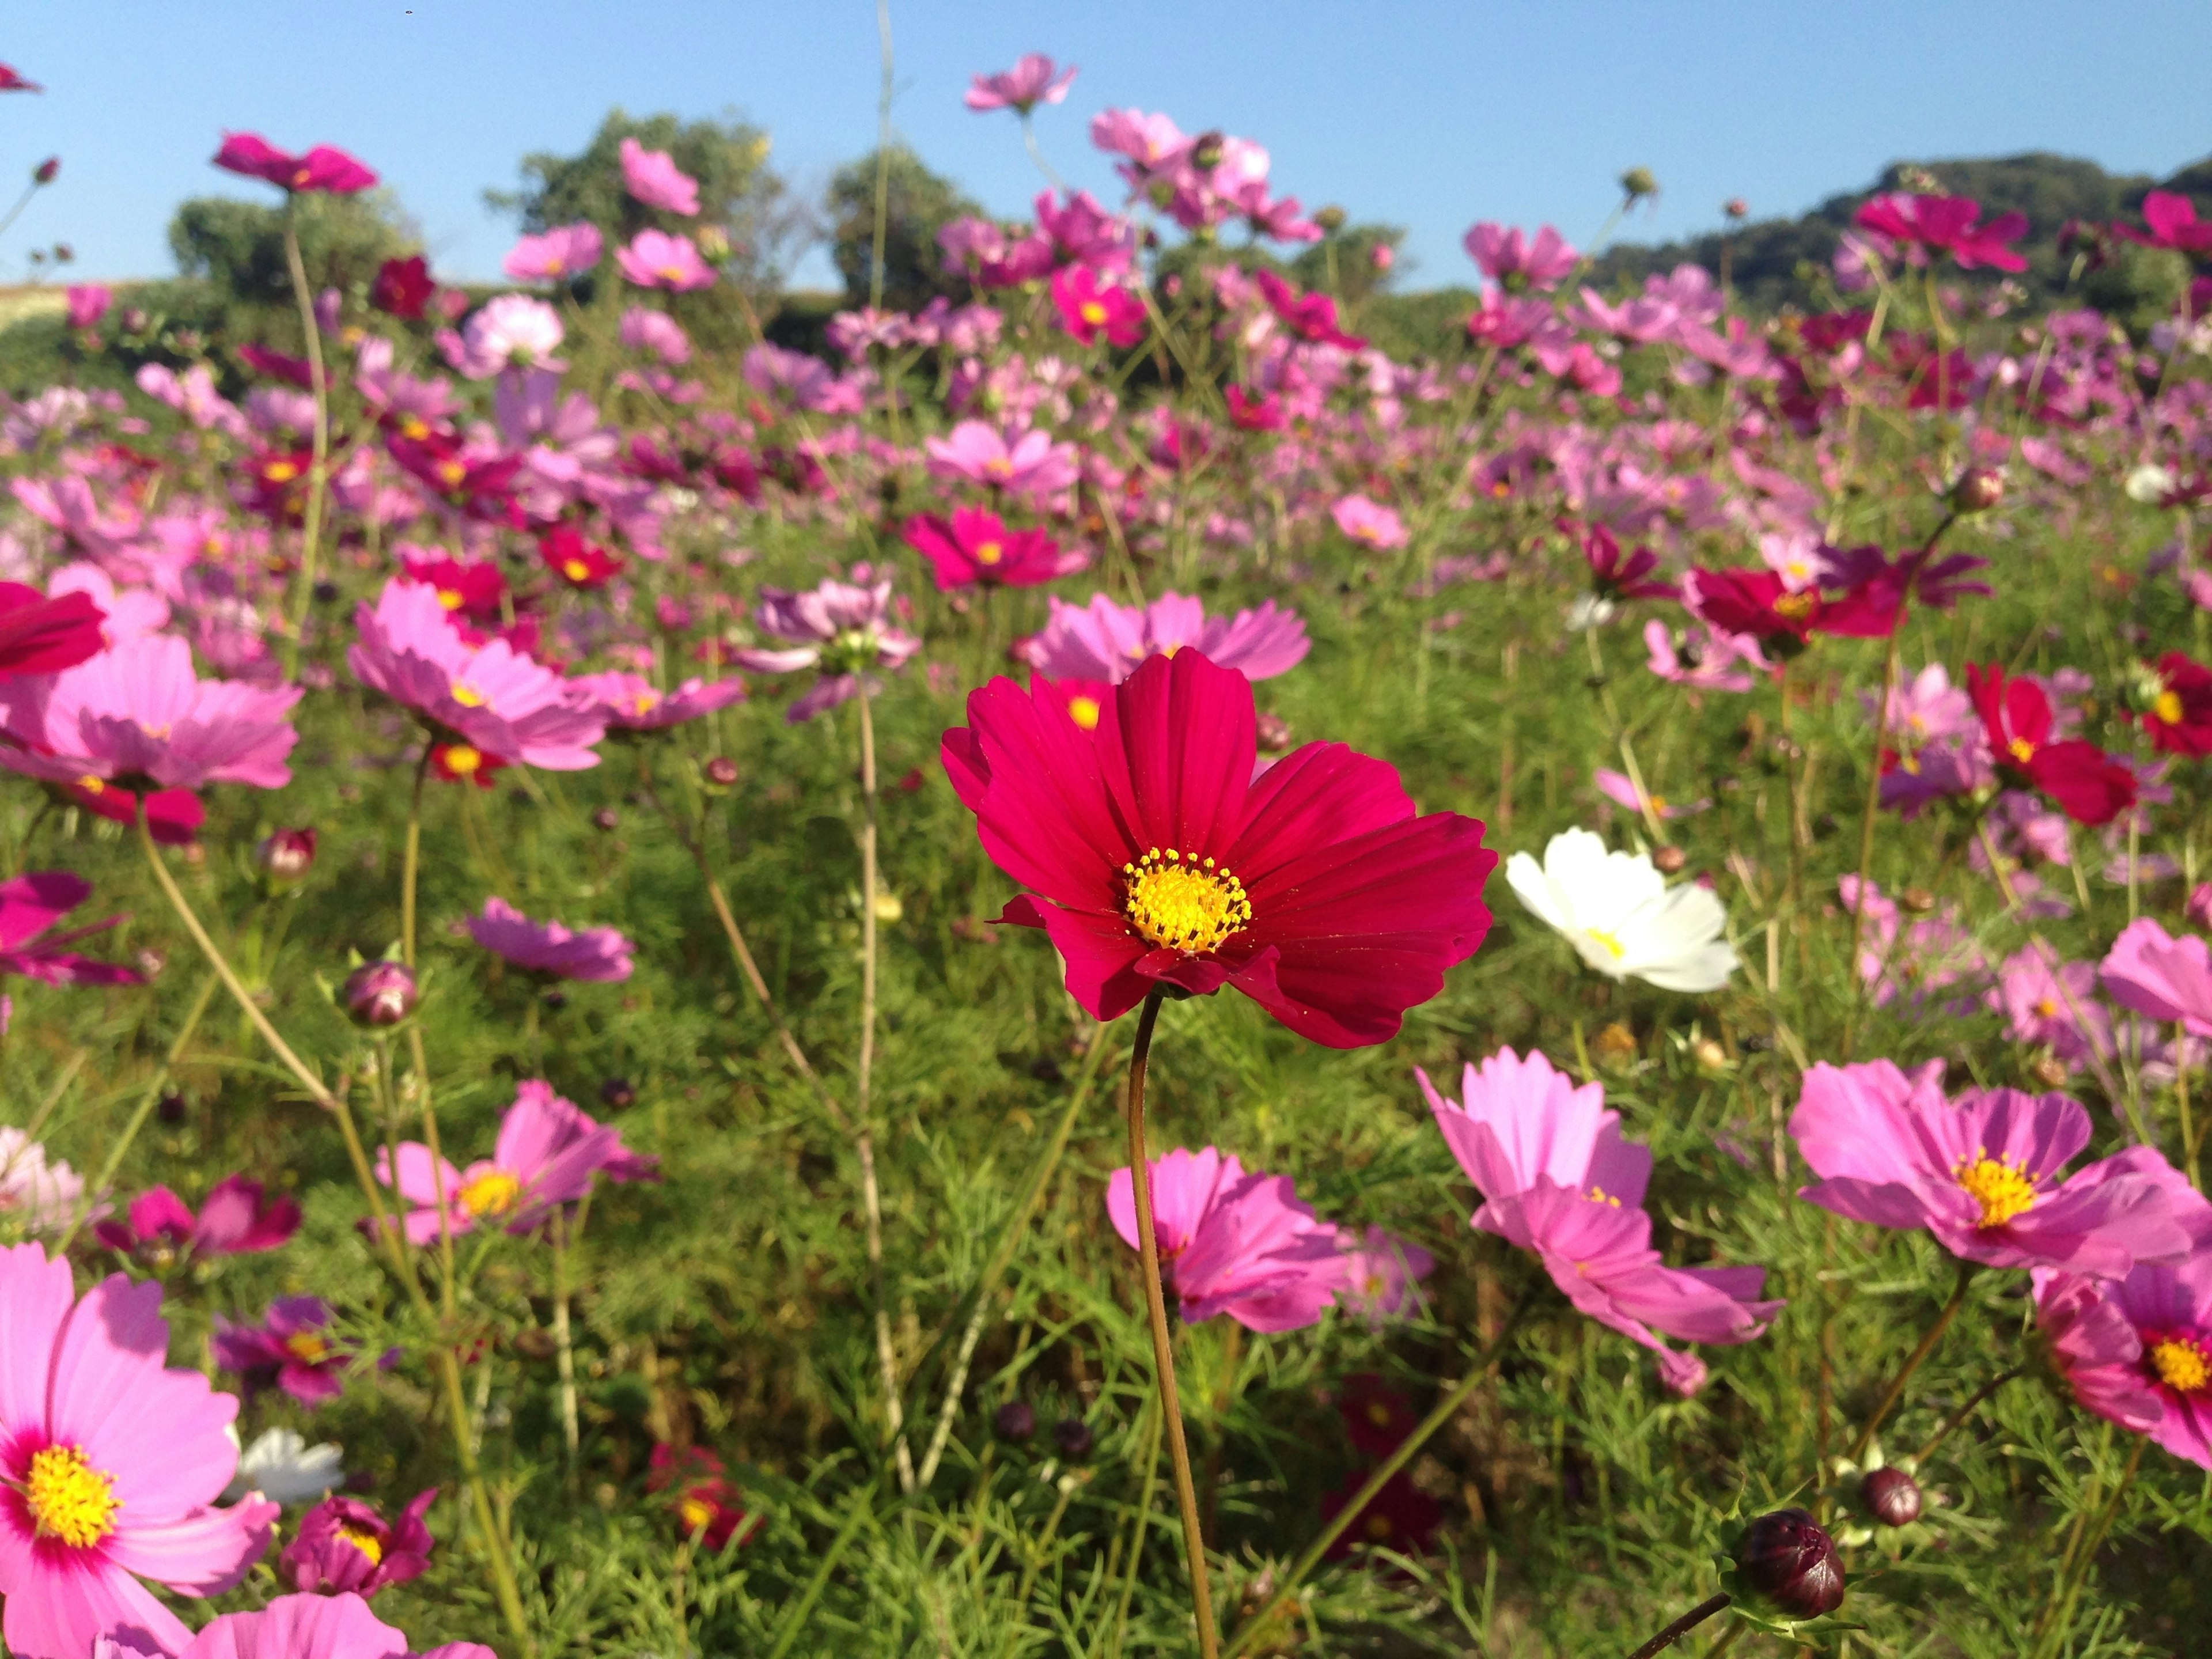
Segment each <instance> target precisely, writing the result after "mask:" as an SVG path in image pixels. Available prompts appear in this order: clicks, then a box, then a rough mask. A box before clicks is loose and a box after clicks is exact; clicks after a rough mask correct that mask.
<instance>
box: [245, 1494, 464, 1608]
mask: <svg viewBox="0 0 2212 1659" xmlns="http://www.w3.org/2000/svg"><path fill="white" fill-rule="evenodd" d="M437 1501H438V1489H437V1488H436V1487H435V1486H431V1487H428V1488H427V1489H426V1490H424V1491H422V1492H417V1493H416V1495H415V1500H414V1502H412V1503H410V1504H408V1506H407V1507H406V1508H405V1509H404V1510H402V1511H401V1512H400V1516H399V1519H398V1520H397V1521H386V1519H385V1518H384V1517H383V1516H381V1515H380V1514H379V1513H378V1512H377V1510H376V1507H375V1505H374V1504H364V1503H362V1501H361V1500H360V1499H359V1498H325V1499H324V1500H323V1501H322V1502H321V1503H319V1504H316V1505H315V1507H314V1508H313V1509H311V1510H308V1511H307V1514H306V1515H304V1516H301V1519H300V1535H299V1536H298V1537H296V1538H295V1539H294V1540H293V1541H291V1542H290V1543H289V1544H288V1545H286V1546H285V1547H284V1550H283V1553H282V1554H281V1555H279V1556H278V1557H277V1558H276V1562H277V1566H278V1568H279V1569H280V1570H281V1571H283V1575H284V1576H285V1577H287V1578H289V1579H290V1580H291V1581H292V1588H293V1589H296V1590H302V1591H306V1592H307V1593H309V1594H315V1593H320V1594H322V1595H340V1594H345V1593H351V1594H353V1595H359V1596H362V1597H364V1598H366V1597H368V1596H372V1595H375V1594H376V1593H377V1591H379V1590H380V1589H384V1588H385V1586H386V1585H387V1584H404V1583H407V1582H408V1581H409V1580H410V1579H414V1578H420V1577H422V1575H423V1574H424V1573H425V1572H427V1571H428V1570H429V1566H430V1552H431V1551H432V1549H434V1548H435V1547H436V1545H437V1540H436V1539H435V1538H433V1537H432V1536H431V1535H430V1528H428V1526H427V1525H425V1524H424V1523H423V1520H422V1516H423V1515H424V1514H425V1513H426V1512H427V1511H428V1509H429V1507H430V1505H431V1504H435V1502H437Z"/></svg>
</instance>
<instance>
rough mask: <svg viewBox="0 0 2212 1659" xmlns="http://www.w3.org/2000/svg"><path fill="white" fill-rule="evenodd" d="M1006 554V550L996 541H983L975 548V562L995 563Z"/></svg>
mask: <svg viewBox="0 0 2212 1659" xmlns="http://www.w3.org/2000/svg"><path fill="white" fill-rule="evenodd" d="M1005 557H1006V549H1005V548H1004V547H1003V546H1001V545H1000V544H998V543H997V542H985V543H984V544H982V545H981V547H979V548H977V549H976V550H975V562H976V563H977V564H996V563H998V562H999V561H1000V560H1001V559H1003V558H1005Z"/></svg>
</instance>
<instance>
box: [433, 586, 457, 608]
mask: <svg viewBox="0 0 2212 1659" xmlns="http://www.w3.org/2000/svg"><path fill="white" fill-rule="evenodd" d="M438 603H439V604H440V605H444V606H445V607H446V609H447V610H448V611H459V609H460V608H461V591H460V589H459V588H458V587H441V588H440V589H439V590H438Z"/></svg>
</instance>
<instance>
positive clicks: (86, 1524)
mask: <svg viewBox="0 0 2212 1659" xmlns="http://www.w3.org/2000/svg"><path fill="white" fill-rule="evenodd" d="M23 1501H24V1503H25V1504H27V1505H28V1506H29V1509H30V1511H31V1524H32V1526H33V1528H34V1529H35V1530H36V1532H37V1534H38V1535H39V1536H40V1537H41V1538H55V1539H58V1540H60V1541H62V1542H63V1543H64V1544H69V1545H71V1546H73V1547H76V1548H77V1549H88V1548H90V1547H92V1546H93V1545H94V1544H97V1543H98V1542H100V1540H101V1539H103V1538H106V1537H107V1536H108V1535H109V1534H112V1532H114V1530H115V1511H116V1510H119V1509H121V1508H122V1507H123V1505H122V1504H121V1503H120V1502H119V1501H118V1499H117V1498H116V1496H115V1480H114V1477H113V1476H112V1475H110V1474H107V1473H106V1471H105V1470H101V1469H95V1468H93V1467H92V1465H91V1464H90V1463H89V1462H86V1461H85V1455H84V1454H83V1453H82V1451H80V1450H78V1449H76V1447H75V1446H48V1447H47V1448H46V1449H45V1450H44V1451H40V1452H37V1453H34V1454H33V1455H32V1458H31V1470H30V1475H29V1478H28V1479H27V1480H25V1481H24V1482H23Z"/></svg>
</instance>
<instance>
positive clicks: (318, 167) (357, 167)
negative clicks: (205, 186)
mask: <svg viewBox="0 0 2212 1659" xmlns="http://www.w3.org/2000/svg"><path fill="white" fill-rule="evenodd" d="M215 164H216V166H217V167H221V168H222V169H223V170H224V171H225V172H226V173H243V174H244V175H245V176H246V177H247V178H249V179H264V180H266V181H267V182H268V183H270V184H272V185H278V186H280V187H281V188H283V189H284V190H288V191H325V192H327V193H328V194H330V195H333V196H350V195H352V194H354V193H355V192H356V191H364V190H367V189H368V188H369V187H370V186H371V185H374V184H375V183H376V175H375V174H374V173H372V172H370V171H369V170H368V168H367V167H363V166H362V164H361V163H360V162H359V161H356V160H354V158H353V157H352V156H350V155H347V154H346V153H345V152H344V151H343V150H342V149H332V148H331V146H330V145H328V144H317V145H316V146H315V147H314V148H313V149H311V150H309V151H308V152H307V154H306V155H292V154H291V153H290V152H289V151H287V150H281V149H277V148H276V146H275V145H273V144H271V143H270V142H269V141H268V140H267V139H265V138H264V137H261V135H260V134H259V133H256V132H227V133H225V134H224V135H223V139H222V149H219V150H217V151H216V153H215Z"/></svg>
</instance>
